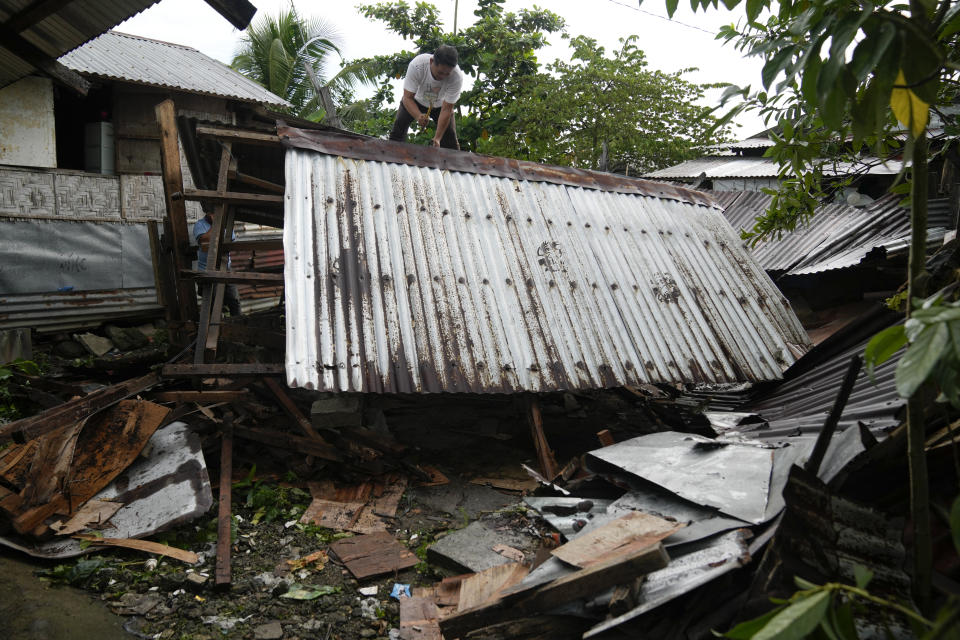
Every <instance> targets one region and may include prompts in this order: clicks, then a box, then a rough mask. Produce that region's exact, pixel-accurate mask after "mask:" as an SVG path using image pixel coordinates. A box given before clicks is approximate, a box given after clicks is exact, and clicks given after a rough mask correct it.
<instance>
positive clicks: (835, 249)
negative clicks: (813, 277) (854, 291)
mask: <svg viewBox="0 0 960 640" xmlns="http://www.w3.org/2000/svg"><path fill="white" fill-rule="evenodd" d="M712 195H713V197H714V198H716V200H717V202H718V203H719V204H720V205H721V206H722V207H723V208H724V217H726V218H727V220H728V221H729V222H730V224H731V225H733V227H734V229H736V230H738V231H739V230H749V229H751V228H752V227H753V225H754V221H755V220H756V218H757V217H758V216H759V215H761V214H762V213H763V212H764V211H766V209H767V207H769V206H770V202H771V200H772V196H770V195H767V194H765V193H761V192H757V191H714V192H712ZM899 200H900V197H899V196H896V195H893V194H891V195H887V196H884V197H883V198H880V199H879V200H876V201H874V202H872V203H871V204H869V205H867V206H865V207H851V206H847V205H841V204H829V205H822V206H820V207H818V208H817V210H816V212H815V213H814V215H813V217H812V218H811V219H810V220H809V221H808V223H806V224H802V225H799V226H798V228H797V229H796V230H794V231H792V232H786V233H784V234H783V235H782V236H781V237H780V238H779V239H777V238H771V239H769V240H763V241H761V242H759V243H757V244H756V245H755V246H754V247H752V248H751V249H750V253H751V254H752V255H753V257H754V259H756V260H757V262H759V263H760V265H761V266H762V267H763V268H764V269H765V270H767V271H770V272H777V273H778V274H781V275H805V274H812V273H821V272H824V271H829V270H831V269H842V268H845V267H852V266H855V265H857V264H860V263H861V262H862V261H863V260H864V258H866V256H867V254H869V253H870V252H872V251H874V250H875V249H882V250H884V251H887V252H892V251H896V250H900V249H902V248H903V246H905V244H904V243H905V242H906V241H908V240H909V238H910V213H909V212H908V211H907V210H906V209H903V208H902V207H900V206H899V205H898V202H899ZM932 211H933V212H934V215H933V216H931V219H930V224H929V227H928V229H927V238H928V241H930V242H932V243H940V242H942V240H943V236H944V233H945V232H946V229H945V227H944V225H945V224H946V221H947V220H949V211H946V212H944V211H943V208H942V207H936V206H935V207H933V208H932Z"/></svg>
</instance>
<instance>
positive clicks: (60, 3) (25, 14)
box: [4, 0, 73, 33]
mask: <svg viewBox="0 0 960 640" xmlns="http://www.w3.org/2000/svg"><path fill="white" fill-rule="evenodd" d="M71 2H73V0H37V2H31V3H30V4H28V5H27V6H25V7H24V8H23V9H21V10H20V11H17V12H16V13H14V14H13V15H11V16H10V17H9V18H7V20H6V22H5V24H4V26H5V27H6V28H7V29H10V31H13V32H15V33H20V32H21V31H24V30H26V29H29V28H30V27H32V26H34V25H35V24H38V23H40V22H43V21H44V20H46V19H47V18H49V17H50V16H52V15H53V14H55V13H56V12H57V11H59V10H60V9H62V8H64V7H65V6H67V5H68V4H70V3H71Z"/></svg>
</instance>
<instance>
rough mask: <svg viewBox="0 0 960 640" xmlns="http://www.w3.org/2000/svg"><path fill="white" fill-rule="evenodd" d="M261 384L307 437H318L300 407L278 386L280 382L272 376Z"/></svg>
mask: <svg viewBox="0 0 960 640" xmlns="http://www.w3.org/2000/svg"><path fill="white" fill-rule="evenodd" d="M263 384H265V385H266V386H267V389H269V390H270V392H271V393H272V394H273V395H274V397H276V399H277V401H278V402H279V403H280V407H281V408H282V409H283V410H284V412H286V414H287V415H288V416H290V417H291V418H293V421H294V422H296V423H297V427H299V429H300V430H301V431H303V433H304V434H305V435H306V436H307V437H308V438H313V439H315V440H316V439H318V438H319V439H320V440H323V439H322V438H320V434H318V433H317V432H316V431H315V430H314V428H313V425H312V424H310V421H309V420H307V418H306V417H305V416H304V415H303V414H302V413H301V412H300V409H298V408H297V405H295V404H294V403H293V400H291V399H290V396H289V395H287V392H286V391H284V390H283V387H281V386H280V383H279V382H277V381H276V380H274V379H273V378H264V379H263Z"/></svg>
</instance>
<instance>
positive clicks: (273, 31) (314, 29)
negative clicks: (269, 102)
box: [231, 3, 373, 120]
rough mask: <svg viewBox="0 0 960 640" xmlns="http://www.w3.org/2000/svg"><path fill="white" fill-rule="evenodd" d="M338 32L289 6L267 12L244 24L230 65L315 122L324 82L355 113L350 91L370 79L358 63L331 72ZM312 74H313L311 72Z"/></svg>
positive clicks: (321, 111)
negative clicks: (237, 47)
mask: <svg viewBox="0 0 960 640" xmlns="http://www.w3.org/2000/svg"><path fill="white" fill-rule="evenodd" d="M338 41H339V35H338V34H337V32H336V30H335V29H334V28H333V27H332V26H331V25H330V24H328V23H326V22H324V21H322V20H319V19H315V18H313V19H310V18H304V17H302V16H301V15H300V14H299V13H297V10H296V9H295V8H294V6H293V4H292V3H291V4H290V7H289V8H288V9H286V10H285V11H281V12H280V13H278V14H277V15H273V16H271V15H265V16H263V17H262V18H260V19H259V20H257V21H256V22H255V23H253V24H251V25H250V26H249V27H247V30H246V31H245V32H244V34H243V36H242V37H241V40H240V47H239V50H238V51H237V54H236V56H234V58H233V62H232V63H231V66H232V67H233V68H234V69H236V70H237V71H239V72H240V73H242V74H243V75H245V76H247V77H248V78H250V79H252V80H254V81H255V82H257V83H259V84H260V85H262V86H263V87H265V88H266V89H267V90H269V91H270V92H272V93H274V94H276V95H278V96H280V97H282V98H285V99H286V100H287V102H289V103H290V104H291V105H292V108H291V109H290V113H292V114H293V115H296V116H299V117H302V118H308V119H311V120H319V119H320V118H321V117H323V116H324V115H325V111H324V109H323V106H322V101H321V99H320V96H319V95H318V93H317V87H320V86H328V87H329V88H330V90H331V94H332V96H333V98H334V102H335V103H336V104H340V105H343V107H342V108H343V109H345V110H347V111H348V115H349V112H350V111H351V110H352V112H353V113H354V114H356V112H357V109H358V106H357V105H352V98H353V90H354V89H355V88H356V87H357V86H358V85H360V84H362V83H365V82H371V81H372V79H373V76H372V75H371V73H370V71H369V69H368V68H366V67H365V66H364V65H362V64H356V63H354V64H349V65H342V66H341V68H340V69H339V70H338V71H337V72H336V73H334V74H333V75H330V73H329V72H330V67H332V66H333V65H334V62H333V60H332V58H333V57H334V56H336V57H337V58H339V56H340V49H339V47H338V44H337V42H338ZM311 75H312V76H313V78H311V77H310V76H311Z"/></svg>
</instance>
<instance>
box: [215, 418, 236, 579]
mask: <svg viewBox="0 0 960 640" xmlns="http://www.w3.org/2000/svg"><path fill="white" fill-rule="evenodd" d="M232 483H233V426H232V425H231V424H230V422H229V421H226V422H225V423H224V426H223V437H222V438H221V440H220V504H219V510H218V511H217V565H216V571H215V580H214V584H215V586H217V587H219V588H224V587H229V586H230V583H231V581H232V578H231V575H230V527H231V525H232V524H233V515H232V514H231V490H232V487H233V484H232Z"/></svg>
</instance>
